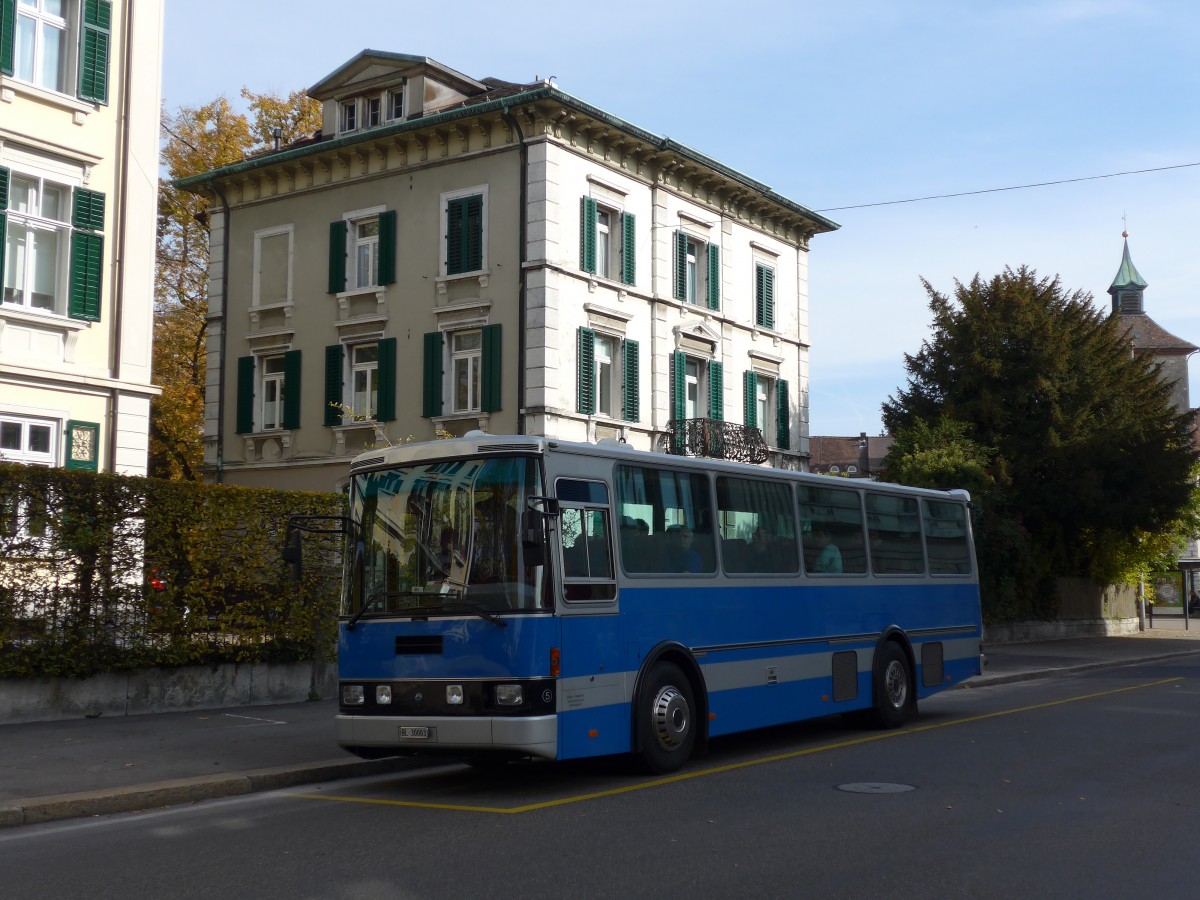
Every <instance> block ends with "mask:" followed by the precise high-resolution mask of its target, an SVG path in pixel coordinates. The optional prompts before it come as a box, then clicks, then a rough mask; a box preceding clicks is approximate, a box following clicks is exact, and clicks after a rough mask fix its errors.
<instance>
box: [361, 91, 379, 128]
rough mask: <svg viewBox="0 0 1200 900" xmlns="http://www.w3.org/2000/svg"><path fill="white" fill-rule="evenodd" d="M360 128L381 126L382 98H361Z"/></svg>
mask: <svg viewBox="0 0 1200 900" xmlns="http://www.w3.org/2000/svg"><path fill="white" fill-rule="evenodd" d="M362 103H363V109H362V127H363V128H374V127H376V126H377V125H382V124H383V98H382V97H363V98H362Z"/></svg>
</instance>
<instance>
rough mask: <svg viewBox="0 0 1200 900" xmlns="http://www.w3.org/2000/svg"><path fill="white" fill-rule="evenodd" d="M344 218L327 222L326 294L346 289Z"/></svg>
mask: <svg viewBox="0 0 1200 900" xmlns="http://www.w3.org/2000/svg"><path fill="white" fill-rule="evenodd" d="M346 234H347V227H346V220H345V219H339V220H338V221H337V222H330V223H329V287H328V289H327V290H326V293H328V294H340V293H341V292H342V291H344V290H345V289H346Z"/></svg>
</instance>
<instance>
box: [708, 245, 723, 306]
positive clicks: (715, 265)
mask: <svg viewBox="0 0 1200 900" xmlns="http://www.w3.org/2000/svg"><path fill="white" fill-rule="evenodd" d="M708 308H709V309H720V308H721V248H720V247H718V246H717V245H716V244H709V245H708Z"/></svg>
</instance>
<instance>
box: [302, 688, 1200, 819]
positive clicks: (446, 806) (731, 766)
mask: <svg viewBox="0 0 1200 900" xmlns="http://www.w3.org/2000/svg"><path fill="white" fill-rule="evenodd" d="M1182 680H1183V679H1182V677H1179V676H1176V677H1174V678H1164V679H1162V680H1161V681H1150V682H1147V683H1146V684H1135V685H1130V686H1129V687H1123V688H1113V689H1112V690H1108V691H1097V692H1096V693H1094V694H1083V695H1081V696H1078V697H1066V698H1064V699H1062V700H1048V701H1046V702H1045V703H1035V704H1033V705H1032V706H1021V707H1017V708H1016V709H1004V710H1000V711H999V712H992V713H984V714H982V715H978V716H969V717H967V718H965V719H955V720H953V721H951V722H935V723H933V724H930V725H915V726H912V727H909V728H904V729H901V730H897V731H883V732H879V733H878V734H871V735H866V736H863V737H856V738H853V739H852V740H848V741H837V742H836V743H833V744H822V745H821V746H819V747H808V748H806V749H804V750H791V751H788V752H787V753H777V754H774V755H772V756H760V757H757V758H755V759H747V760H743V761H741V762H735V763H727V764H726V765H723V766H712V767H711V768H708V769H700V770H698V771H695V772H681V773H679V774H678V775H669V776H667V777H665V778H655V779H653V780H651V781H642V782H639V783H638V784H628V785H624V786H622V787H616V788H608V789H607V790H603V791H592V792H591V793H587V794H574V795H572V796H569V797H560V798H559V799H557V800H546V801H543V802H541V803H530V804H527V805H526V806H509V807H501V806H472V805H469V804H459V803H430V802H427V801H421V800H381V799H378V798H374V797H343V796H338V795H334V794H293V795H292V796H293V797H298V798H300V799H304V800H334V801H338V802H341V803H370V804H375V805H377V806H407V807H410V808H413V809H438V810H452V811H455V812H476V813H498V814H500V815H516V814H518V813H527V812H535V811H537V810H540V809H551V808H552V807H555V806H567V805H568V804H571V803H582V802H584V801H585V800H599V799H602V798H604V797H616V796H619V795H620V794H629V793H632V792H633V791H644V790H646V789H648V788H655V787H662V786H663V785H666V784H678V783H679V782H681V781H691V780H692V779H694V778H704V777H707V776H709V775H720V774H722V773H723V772H734V771H737V770H738V769H748V768H750V767H751V766H761V765H765V764H767V763H775V762H783V761H784V760H789V759H799V758H800V757H802V756H812V755H813V754H816V753H825V752H826V751H829V750H841V749H844V748H846V747H856V746H859V745H861V744H869V743H871V742H872V741H885V740H890V739H892V738H897V737H903V736H904V735H906V734H919V733H921V732H923V731H935V730H937V729H939V728H949V727H951V726H952V725H969V724H970V723H972V722H983V721H985V720H987V719H998V718H1000V717H1002V716H1014V715H1016V714H1017V713H1025V712H1033V711H1034V710H1039V709H1049V708H1051V707H1054V706H1062V705H1064V704H1067V703H1078V702H1080V701H1082V700H1095V699H1097V698H1099V697H1111V696H1113V695H1114V694H1124V693H1127V692H1129V691H1140V690H1144V689H1145V688H1152V687H1160V686H1161V685H1164V684H1170V683H1172V682H1174V681H1182Z"/></svg>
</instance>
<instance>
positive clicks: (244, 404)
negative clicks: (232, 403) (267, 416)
mask: <svg viewBox="0 0 1200 900" xmlns="http://www.w3.org/2000/svg"><path fill="white" fill-rule="evenodd" d="M253 430H254V357H253V356H242V357H239V358H238V361H237V425H236V427H235V428H234V431H235V432H236V433H237V434H249V433H250V432H252V431H253Z"/></svg>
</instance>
